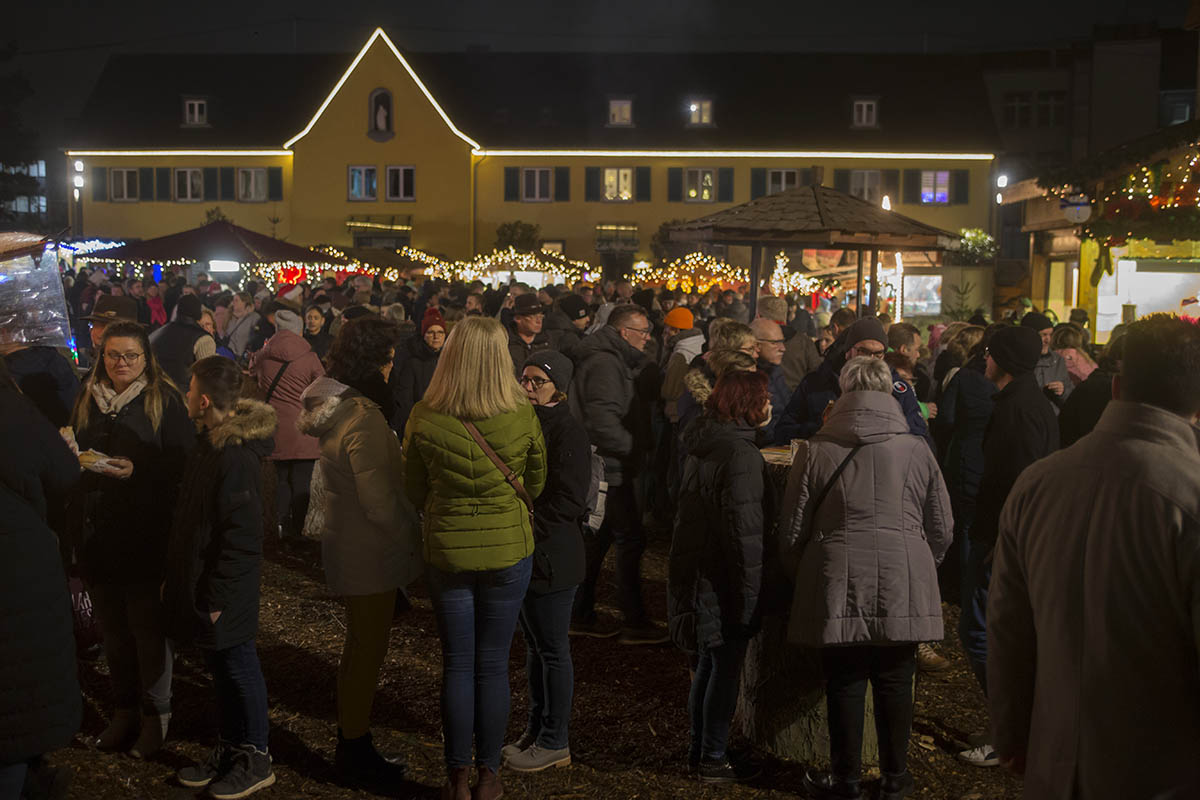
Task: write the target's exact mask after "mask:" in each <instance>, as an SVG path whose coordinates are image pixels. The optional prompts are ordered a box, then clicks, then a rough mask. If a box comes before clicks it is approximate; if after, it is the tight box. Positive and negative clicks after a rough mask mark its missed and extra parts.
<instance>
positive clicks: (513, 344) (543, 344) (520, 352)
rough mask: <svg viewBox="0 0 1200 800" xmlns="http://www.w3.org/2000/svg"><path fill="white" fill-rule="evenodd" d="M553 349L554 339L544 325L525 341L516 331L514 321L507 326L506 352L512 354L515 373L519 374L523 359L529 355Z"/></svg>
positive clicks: (523, 362)
mask: <svg viewBox="0 0 1200 800" xmlns="http://www.w3.org/2000/svg"><path fill="white" fill-rule="evenodd" d="M543 324H544V323H543ZM553 349H555V347H554V340H553V339H552V338H551V337H550V334H549V332H547V331H546V329H545V327H543V328H542V330H540V331H538V332H537V335H536V336H534V337H533V341H532V342H527V341H525V340H524V339H522V338H521V337H520V335H519V334H518V333H517V324H516V323H515V322H514V323H513V324H511V325H509V326H508V354H509V355H510V356H512V360H513V371H514V372H515V373H516V374H517V375H520V374H521V370H522V369H523V368H524V367H525V361H526V360H527V359H528V358H529V357H530V356H531V355H533V354H534V353H540V352H541V351H543V350H553Z"/></svg>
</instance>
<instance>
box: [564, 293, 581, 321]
mask: <svg viewBox="0 0 1200 800" xmlns="http://www.w3.org/2000/svg"><path fill="white" fill-rule="evenodd" d="M558 309H559V310H560V311H562V312H563V313H564V314H566V315H567V319H570V320H577V319H583V318H584V317H586V316H587V315H588V306H587V301H585V300H584V299H583V298H582V297H580V296H579V295H577V294H565V295H563V296H562V298H561V299H560V300H559V301H558Z"/></svg>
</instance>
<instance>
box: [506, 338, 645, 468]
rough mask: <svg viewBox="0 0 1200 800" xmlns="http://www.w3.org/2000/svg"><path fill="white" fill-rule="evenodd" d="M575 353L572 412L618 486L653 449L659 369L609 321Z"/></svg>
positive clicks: (571, 400) (585, 340)
mask: <svg viewBox="0 0 1200 800" xmlns="http://www.w3.org/2000/svg"><path fill="white" fill-rule="evenodd" d="M574 357H575V377H574V379H573V380H572V381H571V391H570V392H569V396H570V402H571V413H572V414H574V415H575V418H576V419H579V420H582V421H583V426H584V428H585V429H586V430H587V434H588V439H589V441H591V443H592V444H594V445H595V446H596V450H597V452H599V453H600V455H602V456H604V469H605V476H606V479H607V480H608V483H609V485H610V486H620V485H621V483H622V482H623V481H626V480H632V479H633V478H634V477H635V476H636V475H637V473H638V472H639V470H640V465H641V462H642V461H643V460H644V457H645V454H646V451H647V450H649V449H650V445H651V436H650V407H651V403H652V402H653V401H654V400H656V399H657V397H658V394H659V384H660V383H661V381H658V380H653V379H654V378H655V377H656V376H657V374H658V370H657V368H656V367H654V365H653V363H652V362H651V361H650V360H649V359H648V358H647V357H646V356H645V355H644V354H642V353H639V352H638V351H637V350H635V349H634V348H633V347H631V346H630V345H629V343H628V342H626V341H625V340H624V339H622V338H621V334H619V333H617V331H616V329H615V328H612V327H609V326H607V325H606V326H604V327H603V328H601V329H600V330H598V331H596V332H595V333H593V334H591V335H590V336H585V337H583V341H581V342H580V343H579V346H578V347H576V348H575V353H574ZM522 363H523V362H522Z"/></svg>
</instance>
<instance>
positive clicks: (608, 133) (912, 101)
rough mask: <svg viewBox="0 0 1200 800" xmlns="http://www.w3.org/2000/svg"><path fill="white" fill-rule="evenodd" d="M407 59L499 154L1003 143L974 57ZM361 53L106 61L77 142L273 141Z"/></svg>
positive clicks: (180, 144) (461, 125)
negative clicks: (873, 117)
mask: <svg viewBox="0 0 1200 800" xmlns="http://www.w3.org/2000/svg"><path fill="white" fill-rule="evenodd" d="M384 41H385V42H387V40H386V38H384ZM404 58H405V59H406V60H407V62H408V63H409V64H410V65H411V67H412V69H413V70H414V72H415V75H417V76H419V80H420V81H422V82H423V83H424V84H425V86H427V87H428V90H429V91H430V93H431V95H432V98H433V99H434V100H435V101H436V103H437V104H438V105H439V106H440V107H441V108H443V109H444V110H445V113H446V115H447V118H448V119H447V121H448V122H449V123H450V124H451V125H452V126H456V127H457V128H458V129H459V130H461V131H462V133H463V134H465V135H466V136H467V137H470V138H472V139H474V140H475V141H477V142H479V143H480V144H482V145H483V146H484V147H485V148H490V149H496V148H573V149H618V150H628V149H684V150H753V149H772V150H841V151H846V150H853V151H875V152H901V151H910V152H911V151H923V152H931V151H941V152H975V153H985V152H992V151H993V150H994V149H995V147H996V145H997V140H996V134H995V127H994V123H993V121H992V117H991V112H990V109H989V107H988V104H987V95H986V91H985V87H984V83H983V78H982V68H981V64H980V62H979V60H978V59H977V58H976V57H974V56H959V55H928V56H927V55H908V54H883V55H878V54H871V55H849V54H832V55H827V54H808V53H615V54H604V53H490V52H488V53H479V52H456V53H412V52H409V53H405V54H404ZM353 60H354V56H353V55H345V54H343V55H330V54H252V55H251V54H196V55H118V56H113V57H112V58H111V59H110V60H109V63H108V64H107V66H106V67H105V69H104V72H103V73H102V74H101V76H100V79H99V81H98V83H97V85H96V88H95V90H94V91H93V93H92V97H91V99H90V100H89V101H88V103H87V105H86V107H85V108H84V111H83V115H82V118H81V119H80V124H79V126H78V130H79V136H80V140H79V141H76V142H72V143H71V146H72V147H73V148H204V147H214V148H215V147H279V146H281V145H283V143H284V142H286V141H288V140H290V139H292V137H294V136H295V135H296V134H297V133H298V132H300V131H301V130H303V129H304V128H305V126H306V125H307V124H308V123H309V121H310V120H311V119H312V118H313V116H314V115H315V114H316V112H317V110H318V109H319V108H320V107H321V104H322V102H323V101H324V100H325V98H326V97H327V96H328V95H329V94H330V91H331V90H332V89H333V88H334V86H335V85H336V84H337V83H338V81H339V79H341V78H342V76H343V74H344V73H346V70H347V67H348V66H349V65H350V64H351V62H352V61H353ZM185 96H201V97H206V98H208V100H209V110H208V114H209V119H210V127H205V128H185V127H183V126H182V125H181V122H182V117H183V105H182V101H183V98H184V97H185ZM616 97H628V98H631V99H632V100H633V115H634V122H635V125H634V126H633V127H631V128H614V127H608V126H607V121H608V120H607V114H608V100H609V99H610V98H616ZM854 97H871V98H878V101H879V120H880V126H879V127H878V128H875V129H858V130H856V129H852V128H851V127H850V119H851V102H852V99H853V98H854ZM695 98H706V99H711V100H712V101H713V106H714V110H713V115H714V122H715V123H716V124H715V125H714V126H712V127H696V128H689V127H687V126H686V125H685V122H686V107H687V104H688V102H689V101H690V100H692V99H695ZM363 102H364V104H365V103H366V98H365V97H364V98H363ZM451 121H452V122H451Z"/></svg>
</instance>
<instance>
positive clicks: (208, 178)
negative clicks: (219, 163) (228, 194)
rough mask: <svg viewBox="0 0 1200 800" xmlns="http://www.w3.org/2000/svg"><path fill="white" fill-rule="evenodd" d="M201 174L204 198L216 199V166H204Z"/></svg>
mask: <svg viewBox="0 0 1200 800" xmlns="http://www.w3.org/2000/svg"><path fill="white" fill-rule="evenodd" d="M203 175H204V199H205V200H216V199H217V196H218V193H217V190H218V188H219V186H218V182H217V168H216V167H205V168H204V172H203Z"/></svg>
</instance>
